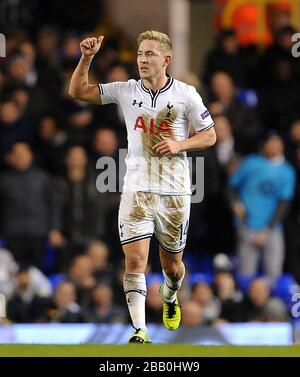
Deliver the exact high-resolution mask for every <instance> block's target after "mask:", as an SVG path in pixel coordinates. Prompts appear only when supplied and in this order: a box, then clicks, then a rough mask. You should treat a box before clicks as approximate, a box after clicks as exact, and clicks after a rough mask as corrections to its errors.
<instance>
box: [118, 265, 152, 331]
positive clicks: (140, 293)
mask: <svg viewBox="0 0 300 377" xmlns="http://www.w3.org/2000/svg"><path fill="white" fill-rule="evenodd" d="M123 286H124V292H125V296H126V302H127V305H128V310H129V314H130V317H131V321H132V325H133V327H134V328H135V329H144V330H146V329H147V328H146V318H145V301H146V294H147V286H146V278H145V274H139V273H135V272H125V274H124V279H123Z"/></svg>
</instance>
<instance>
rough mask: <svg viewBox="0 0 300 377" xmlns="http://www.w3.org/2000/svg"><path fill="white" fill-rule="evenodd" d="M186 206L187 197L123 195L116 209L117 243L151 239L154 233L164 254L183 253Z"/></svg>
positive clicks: (141, 193)
mask: <svg viewBox="0 0 300 377" xmlns="http://www.w3.org/2000/svg"><path fill="white" fill-rule="evenodd" d="M190 204H191V197H190V195H160V194H155V193H152V192H142V191H138V192H129V191H126V192H123V194H122V197H121V203H120V208H119V234H120V240H121V244H122V245H125V244H128V243H131V242H134V241H138V240H142V239H145V238H151V237H152V235H153V233H154V234H155V236H156V238H157V239H158V242H159V243H160V245H161V246H162V247H163V248H164V249H165V250H166V251H169V252H172V253H179V252H181V251H183V249H184V248H185V244H186V238H187V232H188V226H189V217H190Z"/></svg>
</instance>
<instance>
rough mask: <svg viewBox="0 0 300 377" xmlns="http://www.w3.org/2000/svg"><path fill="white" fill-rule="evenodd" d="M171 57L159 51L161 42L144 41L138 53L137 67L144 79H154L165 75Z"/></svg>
mask: <svg viewBox="0 0 300 377" xmlns="http://www.w3.org/2000/svg"><path fill="white" fill-rule="evenodd" d="M169 58H170V57H169V56H165V55H164V54H163V51H162V50H161V49H159V42H157V41H152V40H144V41H143V42H142V43H141V44H140V46H139V48H138V52H137V65H138V69H139V74H140V77H141V78H142V79H146V80H147V79H153V78H156V77H159V76H160V75H161V74H164V73H165V69H166V67H167V65H168V62H169Z"/></svg>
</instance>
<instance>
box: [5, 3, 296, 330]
mask: <svg viewBox="0 0 300 377" xmlns="http://www.w3.org/2000/svg"><path fill="white" fill-rule="evenodd" d="M4 3H7V2H4ZM77 3H79V1H73V2H72V11H70V9H68V12H66V10H65V9H64V7H63V6H62V5H61V2H59V1H45V2H44V1H43V8H42V7H40V6H38V1H28V4H27V7H25V8H24V9H23V8H22V7H21V8H16V9H15V8H14V5H13V4H14V3H13V2H11V3H10V4H11V5H10V6H8V7H7V8H5V12H6V13H7V17H8V18H9V20H10V27H6V28H4V23H3V19H2V18H0V25H1V27H3V28H4V29H3V30H4V32H5V35H6V42H7V46H6V47H7V49H6V55H7V56H6V58H3V59H1V60H0V87H1V92H0V101H1V105H0V211H1V215H0V237H1V249H0V292H3V293H5V294H6V296H7V298H8V319H9V320H10V321H12V322H17V323H24V322H63V323H67V322H95V323H103V322H108V323H112V322H128V321H129V318H128V315H127V310H126V303H125V301H124V298H123V296H124V295H123V288H122V276H123V271H124V266H123V262H122V261H123V255H122V250H121V248H120V245H119V240H118V238H119V237H118V229H117V213H118V205H119V200H120V194H119V192H114V193H111V192H104V193H102V192H99V191H97V188H96V180H97V176H98V175H99V173H100V170H99V169H96V162H97V160H98V159H99V158H100V157H103V156H109V157H111V158H112V159H113V160H114V161H115V163H116V166H117V167H118V164H119V149H120V148H126V128H125V124H124V119H123V116H122V113H121V112H120V109H119V108H118V107H117V106H116V105H107V106H103V107H101V106H94V105H93V106H91V105H88V104H85V103H82V102H79V101H75V100H73V99H71V98H70V97H69V96H68V87H69V81H70V78H71V75H72V73H73V70H74V68H75V67H76V65H77V62H78V60H79V58H80V50H79V43H80V41H81V40H82V39H83V38H84V37H86V36H88V35H100V34H103V35H105V43H104V46H103V49H101V52H100V53H99V54H98V55H96V56H95V59H94V61H93V63H92V67H91V72H90V82H92V83H97V82H111V81H127V80H128V79H129V78H136V79H138V76H137V70H136V66H135V48H136V47H135V42H134V41H132V40H130V39H128V38H127V37H126V34H125V33H123V31H122V30H121V29H120V28H118V27H117V26H116V25H114V23H113V20H111V19H110V18H109V17H108V16H107V14H106V13H105V9H104V6H103V5H102V4H101V2H100V1H98V0H95V1H91V2H89V3H91V4H92V5H93V7H92V8H88V7H86V6H85V5H84V4H83V3H82V2H80V6H79V5H78V4H77ZM21 4H23V3H22V2H21ZM76 4H77V5H76ZM89 6H90V5H89ZM87 8H88V9H87ZM44 9H47V12H45V11H44ZM91 9H92V11H91ZM76 10H77V12H76ZM79 10H80V11H79ZM3 14H4V13H3V12H2V15H3ZM96 15H99V16H97V17H96ZM82 20H86V22H84V21H82ZM1 22H2V23H3V25H2V24H1ZM294 32H295V30H294V29H293V28H292V27H291V26H290V25H288V24H287V25H281V26H280V28H278V29H277V30H274V43H273V44H271V45H270V46H269V47H267V48H265V49H264V50H261V49H258V48H257V47H256V46H248V47H243V48H242V47H240V46H239V44H238V40H237V38H236V34H235V32H234V30H223V31H221V32H220V34H219V35H218V38H217V41H216V43H215V46H214V48H213V50H212V51H211V52H210V53H209V54H208V56H207V59H206V62H205V64H204V69H203V72H201V73H199V74H198V73H191V72H187V73H186V75H185V76H184V77H178V79H181V80H183V81H185V82H187V83H189V84H193V85H195V86H196V87H197V89H198V91H199V93H200V94H201V95H202V97H203V98H204V100H205V103H206V104H207V105H208V108H209V110H210V112H211V113H212V116H213V118H214V121H215V129H216V133H217V137H218V141H217V144H216V145H215V147H213V148H211V149H209V150H206V151H203V152H202V153H199V152H193V153H191V154H190V156H191V157H192V158H196V157H198V156H203V157H204V158H205V160H204V161H205V173H204V185H205V186H204V201H203V202H202V203H197V204H193V205H192V209H191V221H190V229H189V237H188V243H187V248H186V251H185V259H186V264H187V269H188V271H189V274H188V276H187V278H186V283H185V286H184V289H182V291H181V293H180V295H181V303H182V304H183V324H185V325H186V326H198V325H201V324H212V323H220V322H224V321H227V322H241V321H287V320H291V319H292V318H291V314H290V307H291V306H290V305H291V299H290V297H291V296H290V295H291V294H292V293H293V292H294V291H295V290H297V289H298V285H297V284H299V283H300V231H299V229H300V180H299V178H300V93H299V92H300V89H299V88H300V64H299V58H298V59H297V58H295V57H293V56H292V54H291V49H292V45H293V42H292V35H293V34H294ZM199 48H201V46H199ZM176 58H177V59H178V58H180V57H175V59H176ZM195 166H196V165H193V167H195ZM195 174H196V171H193V175H195ZM117 185H119V182H117ZM117 188H118V189H119V187H117ZM220 254H221V255H222V256H223V262H224V258H225V261H226V263H221V264H220V263H219V264H218V263H217V262H216V261H218V257H219V256H220ZM214 261H215V262H216V263H214ZM159 272H160V271H159V263H158V254H157V243H156V241H155V240H153V241H152V246H151V256H150V260H149V268H148V275H147V279H148V296H147V310H146V313H147V315H148V321H149V322H161V300H160V296H159V293H158V287H159V285H160V283H161V275H160V274H159ZM283 285H284V289H285V290H284V292H283V289H282V287H283Z"/></svg>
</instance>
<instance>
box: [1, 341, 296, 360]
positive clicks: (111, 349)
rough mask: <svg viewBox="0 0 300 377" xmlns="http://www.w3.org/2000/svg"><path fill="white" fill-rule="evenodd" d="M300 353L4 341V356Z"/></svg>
mask: <svg viewBox="0 0 300 377" xmlns="http://www.w3.org/2000/svg"><path fill="white" fill-rule="evenodd" d="M20 356H25V357H30V356H31V357H48V356H49V357H132V356H134V357H172V358H174V357H300V345H292V346H259V347H255V346H230V345H226V346H223V345H222V346H203V345H199V346H195V345H188V344H161V345H160V344H156V345H155V344H141V345H140V344H126V345H110V344H108V345H106V344H81V345H53V344H51V345H41V344H1V345H0V357H20Z"/></svg>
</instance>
